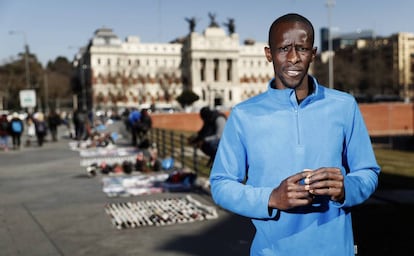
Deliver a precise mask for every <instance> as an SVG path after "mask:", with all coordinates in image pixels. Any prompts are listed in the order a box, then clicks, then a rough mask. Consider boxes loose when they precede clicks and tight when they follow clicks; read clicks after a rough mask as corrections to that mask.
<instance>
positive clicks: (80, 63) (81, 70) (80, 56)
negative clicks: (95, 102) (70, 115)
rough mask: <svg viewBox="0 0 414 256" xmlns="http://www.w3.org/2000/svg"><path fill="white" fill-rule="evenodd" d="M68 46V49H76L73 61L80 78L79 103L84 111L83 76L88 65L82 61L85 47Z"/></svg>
mask: <svg viewBox="0 0 414 256" xmlns="http://www.w3.org/2000/svg"><path fill="white" fill-rule="evenodd" d="M68 48H69V49H73V48H77V49H78V53H77V54H76V57H75V61H76V63H77V69H78V71H79V73H78V74H79V76H80V80H81V81H80V82H81V105H82V110H83V111H86V110H87V99H86V77H85V72H86V69H87V68H88V65H86V63H85V62H84V57H85V56H84V52H85V49H84V47H78V46H69V47H68ZM78 100H79V99H78Z"/></svg>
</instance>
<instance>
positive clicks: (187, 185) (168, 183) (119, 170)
mask: <svg viewBox="0 0 414 256" xmlns="http://www.w3.org/2000/svg"><path fill="white" fill-rule="evenodd" d="M148 145H149V143H148ZM78 151H79V155H80V157H81V160H80V165H81V166H82V167H85V168H86V172H87V174H88V176H89V177H95V176H97V175H102V186H103V192H104V193H105V194H106V195H107V196H109V197H119V196H124V197H125V196H138V195H144V194H154V193H162V192H166V191H170V192H172V191H190V190H191V189H193V188H194V182H195V180H196V174H195V173H194V172H193V171H190V170H187V169H180V168H177V167H175V166H174V159H173V158H172V157H167V158H164V159H160V158H159V157H158V151H157V145H156V144H152V145H150V146H148V147H145V148H139V147H118V146H116V147H109V148H108V147H94V148H87V149H78Z"/></svg>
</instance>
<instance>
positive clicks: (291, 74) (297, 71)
mask: <svg viewBox="0 0 414 256" xmlns="http://www.w3.org/2000/svg"><path fill="white" fill-rule="evenodd" d="M300 73H301V71H299V70H286V74H287V75H288V76H291V77H295V76H298V75H299V74H300Z"/></svg>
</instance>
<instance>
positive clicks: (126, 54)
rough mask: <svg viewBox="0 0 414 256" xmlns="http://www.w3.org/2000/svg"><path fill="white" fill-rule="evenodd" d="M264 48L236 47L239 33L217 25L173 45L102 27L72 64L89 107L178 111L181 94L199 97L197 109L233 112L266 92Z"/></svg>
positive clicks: (248, 44)
mask: <svg viewBox="0 0 414 256" xmlns="http://www.w3.org/2000/svg"><path fill="white" fill-rule="evenodd" d="M265 45H266V44H265V43H257V42H254V41H253V40H246V41H245V43H244V44H240V42H239V35H238V34H236V33H234V32H232V33H226V31H225V30H224V29H222V28H220V27H219V26H217V25H210V26H209V27H207V28H206V29H205V30H204V31H203V33H202V34H200V33H197V32H190V33H189V34H188V35H187V36H185V37H183V38H181V39H180V40H177V41H176V42H173V43H142V42H141V41H140V38H139V37H137V36H129V37H127V38H126V39H125V41H122V40H120V39H119V38H118V36H117V35H115V34H114V33H113V31H112V30H111V29H108V28H101V29H98V30H96V31H95V34H94V37H93V38H92V39H91V40H90V43H89V45H88V46H87V47H85V48H83V49H82V50H81V51H80V52H79V54H78V55H77V57H76V58H75V61H74V65H75V66H76V67H77V68H78V71H79V73H78V74H79V76H80V78H81V79H80V80H81V81H82V88H83V91H82V93H83V96H84V98H83V100H84V102H85V101H86V102H87V105H88V107H89V108H93V109H109V108H114V107H138V108H139V107H143V106H150V105H154V104H155V105H163V104H164V105H166V104H167V105H171V106H179V104H178V102H176V100H175V99H176V98H177V96H178V95H180V94H181V93H182V91H183V90H184V89H191V90H192V91H193V92H194V93H196V94H197V95H198V96H199V97H200V99H199V100H198V101H196V102H195V103H194V107H195V109H198V108H200V107H201V106H206V105H209V106H211V107H218V108H220V107H221V108H231V107H232V106H233V105H235V104H236V103H238V102H240V101H242V100H245V99H247V98H249V97H251V96H253V95H256V94H258V93H260V92H263V91H264V90H265V89H266V86H267V83H268V81H269V79H270V78H271V77H272V76H273V68H272V65H271V63H269V62H267V60H266V58H265V55H264V47H265ZM86 99H87V100H86ZM80 101H81V102H82V99H81V98H80ZM82 104H83V103H82Z"/></svg>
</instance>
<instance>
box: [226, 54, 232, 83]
mask: <svg viewBox="0 0 414 256" xmlns="http://www.w3.org/2000/svg"><path fill="white" fill-rule="evenodd" d="M231 70H232V61H231V60H230V59H229V60H227V81H231V80H233V78H232V76H231Z"/></svg>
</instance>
